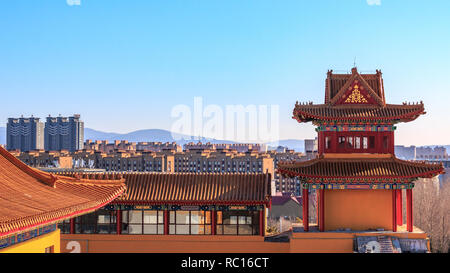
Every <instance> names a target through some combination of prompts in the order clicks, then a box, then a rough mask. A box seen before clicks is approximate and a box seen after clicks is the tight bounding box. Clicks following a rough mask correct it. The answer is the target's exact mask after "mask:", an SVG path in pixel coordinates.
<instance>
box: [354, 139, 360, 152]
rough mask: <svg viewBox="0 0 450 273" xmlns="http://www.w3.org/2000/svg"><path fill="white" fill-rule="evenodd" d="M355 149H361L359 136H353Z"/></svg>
mask: <svg viewBox="0 0 450 273" xmlns="http://www.w3.org/2000/svg"><path fill="white" fill-rule="evenodd" d="M355 149H361V137H355Z"/></svg>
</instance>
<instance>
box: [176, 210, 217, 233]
mask: <svg viewBox="0 0 450 273" xmlns="http://www.w3.org/2000/svg"><path fill="white" fill-rule="evenodd" d="M169 234H191V235H201V234H211V211H183V210H177V211H170V212H169Z"/></svg>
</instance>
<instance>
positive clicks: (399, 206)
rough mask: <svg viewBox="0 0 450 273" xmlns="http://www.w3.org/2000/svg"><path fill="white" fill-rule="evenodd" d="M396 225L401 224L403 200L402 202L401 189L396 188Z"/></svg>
mask: <svg viewBox="0 0 450 273" xmlns="http://www.w3.org/2000/svg"><path fill="white" fill-rule="evenodd" d="M396 191H397V225H398V226H401V225H403V202H402V190H401V189H397V190H396Z"/></svg>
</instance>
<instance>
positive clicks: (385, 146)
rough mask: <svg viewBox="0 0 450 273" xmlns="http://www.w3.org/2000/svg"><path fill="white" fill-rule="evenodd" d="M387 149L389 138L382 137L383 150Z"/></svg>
mask: <svg viewBox="0 0 450 273" xmlns="http://www.w3.org/2000/svg"><path fill="white" fill-rule="evenodd" d="M388 148H389V137H388V136H383V149H385V150H387V149H388Z"/></svg>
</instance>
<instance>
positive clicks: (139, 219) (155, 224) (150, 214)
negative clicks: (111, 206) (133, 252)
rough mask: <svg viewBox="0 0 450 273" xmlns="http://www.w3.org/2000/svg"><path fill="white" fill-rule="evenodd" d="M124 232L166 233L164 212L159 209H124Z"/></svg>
mask: <svg viewBox="0 0 450 273" xmlns="http://www.w3.org/2000/svg"><path fill="white" fill-rule="evenodd" d="M122 234H164V212H163V211H157V210H128V211H127V210H124V211H122Z"/></svg>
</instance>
